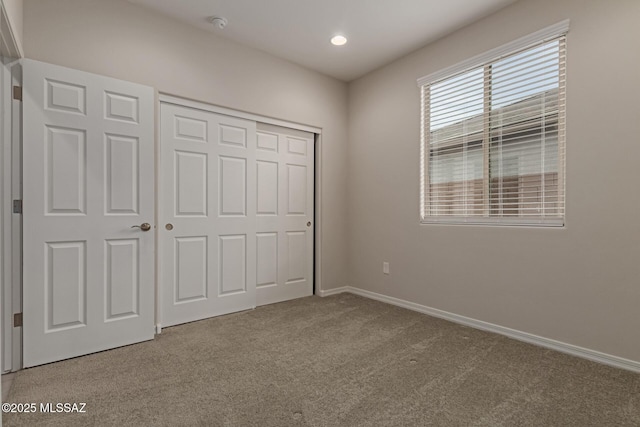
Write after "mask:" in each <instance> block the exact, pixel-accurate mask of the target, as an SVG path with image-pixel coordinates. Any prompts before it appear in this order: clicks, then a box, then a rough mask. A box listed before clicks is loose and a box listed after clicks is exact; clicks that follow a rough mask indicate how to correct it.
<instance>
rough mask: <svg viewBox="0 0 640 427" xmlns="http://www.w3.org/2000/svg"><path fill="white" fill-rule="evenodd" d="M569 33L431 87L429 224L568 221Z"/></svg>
mask: <svg viewBox="0 0 640 427" xmlns="http://www.w3.org/2000/svg"><path fill="white" fill-rule="evenodd" d="M565 37H566V36H565V33H562V34H560V35H555V36H554V37H552V38H550V37H547V38H545V39H544V40H539V41H538V42H536V43H529V44H528V45H527V46H525V47H520V48H519V49H517V50H514V51H511V52H508V53H505V54H502V55H501V56H499V57H496V58H494V59H492V60H487V61H485V62H483V63H480V64H478V65H476V66H473V67H470V68H467V69H465V70H463V71H460V72H457V73H455V74H451V75H448V76H445V77H441V78H439V79H438V80H435V81H428V82H426V83H424V84H422V85H421V91H422V143H421V148H422V160H421V162H422V163H421V166H422V167H421V169H422V174H421V175H422V182H421V187H422V194H421V216H422V219H423V221H426V222H466V223H500V224H524V225H562V224H563V223H564V199H565V198H564V193H565V191H564V181H565V180H564V164H565V81H566V65H565V62H566V61H565V57H566V48H565V44H566V43H565Z"/></svg>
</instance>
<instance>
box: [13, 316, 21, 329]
mask: <svg viewBox="0 0 640 427" xmlns="http://www.w3.org/2000/svg"><path fill="white" fill-rule="evenodd" d="M18 326H22V313H14V315H13V327H14V328H17V327H18Z"/></svg>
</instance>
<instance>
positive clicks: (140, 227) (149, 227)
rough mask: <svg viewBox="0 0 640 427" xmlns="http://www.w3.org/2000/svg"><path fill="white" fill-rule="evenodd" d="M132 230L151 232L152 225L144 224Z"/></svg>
mask: <svg viewBox="0 0 640 427" xmlns="http://www.w3.org/2000/svg"><path fill="white" fill-rule="evenodd" d="M131 228H139V229H140V230H142V231H149V230H151V224H149V223H148V222H143V223H142V224H140V225H132V226H131Z"/></svg>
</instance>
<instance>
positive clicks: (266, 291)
mask: <svg viewBox="0 0 640 427" xmlns="http://www.w3.org/2000/svg"><path fill="white" fill-rule="evenodd" d="M313 140H314V135H313V134H312V133H308V132H302V131H297V130H293V129H288V128H283V127H277V126H272V125H265V124H261V123H259V124H258V131H257V139H256V164H255V168H256V176H257V182H258V184H257V194H256V208H257V211H256V215H257V224H258V225H257V231H258V233H257V235H256V250H257V254H256V262H257V264H256V274H257V278H256V287H257V288H256V298H257V299H256V303H257V305H264V304H271V303H275V302H281V301H286V300H290V299H294V298H300V297H305V296H309V295H312V293H313V236H314V233H313V230H314V227H313V220H314V216H313V200H314V191H313V186H314V180H313V177H314V142H313Z"/></svg>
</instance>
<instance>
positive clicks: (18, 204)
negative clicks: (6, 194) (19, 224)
mask: <svg viewBox="0 0 640 427" xmlns="http://www.w3.org/2000/svg"><path fill="white" fill-rule="evenodd" d="M13 213H14V214H22V200H14V201H13Z"/></svg>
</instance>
